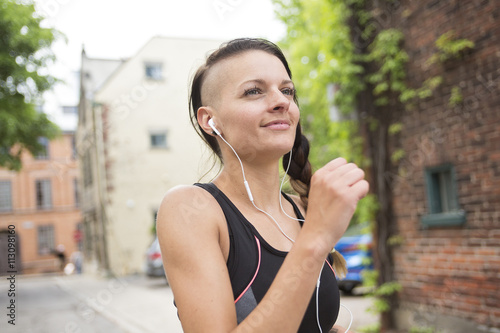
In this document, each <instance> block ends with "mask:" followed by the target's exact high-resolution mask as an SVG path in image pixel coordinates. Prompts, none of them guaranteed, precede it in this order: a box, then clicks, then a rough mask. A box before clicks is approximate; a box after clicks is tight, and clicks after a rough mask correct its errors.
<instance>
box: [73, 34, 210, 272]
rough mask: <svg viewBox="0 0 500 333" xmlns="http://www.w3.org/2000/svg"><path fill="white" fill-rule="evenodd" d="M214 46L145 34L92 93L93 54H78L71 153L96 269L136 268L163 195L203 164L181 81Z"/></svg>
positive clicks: (184, 82) (186, 180)
mask: <svg viewBox="0 0 500 333" xmlns="http://www.w3.org/2000/svg"><path fill="white" fill-rule="evenodd" d="M219 44H220V41H210V40H195V39H180V38H165V37H155V38H152V39H151V40H150V41H149V42H148V43H147V44H146V45H145V46H144V47H143V48H142V49H141V50H139V51H138V53H137V54H136V55H134V56H133V57H131V58H130V59H128V60H127V61H125V62H123V63H122V64H120V65H119V66H118V67H117V68H116V70H114V71H113V72H112V74H111V75H109V76H108V77H107V78H106V80H105V81H104V83H103V84H102V85H101V86H99V87H98V88H97V89H95V90H94V91H92V92H91V93H89V89H88V85H86V84H85V80H86V79H87V73H88V72H89V69H88V68H89V65H90V64H91V62H92V59H89V58H87V57H84V58H83V62H82V71H81V73H82V87H83V89H82V95H81V96H82V97H81V99H80V119H79V125H78V147H79V148H78V151H79V156H80V159H81V167H82V197H83V198H84V199H83V198H82V202H83V206H82V210H83V214H84V224H85V234H86V239H87V241H88V242H87V243H86V246H87V248H86V254H88V255H87V259H88V260H90V261H91V266H93V267H94V268H95V269H96V270H99V271H101V272H108V273H112V274H117V275H123V274H130V273H136V272H141V271H143V269H144V265H145V251H146V249H147V248H148V246H149V245H150V244H151V242H152V241H153V239H154V236H155V216H156V211H157V209H158V207H159V204H160V202H161V199H162V198H163V195H164V194H165V192H166V191H167V190H168V189H170V188H172V187H174V186H176V185H179V184H191V183H194V182H196V181H198V180H199V179H200V175H202V174H203V173H204V171H206V169H208V168H209V166H208V167H206V166H205V165H204V164H203V163H201V164H200V161H203V160H204V159H203V146H202V142H201V140H200V139H199V138H198V136H197V135H196V133H195V132H194V130H193V129H192V127H191V124H190V120H189V114H188V85H189V83H188V82H189V79H190V77H191V76H192V75H193V74H194V70H195V69H196V68H197V67H198V65H200V64H201V63H202V61H203V60H204V58H205V55H206V54H207V52H209V51H211V50H213V49H215V48H217V47H218V46H219ZM90 71H91V70H90ZM207 155H208V154H207Z"/></svg>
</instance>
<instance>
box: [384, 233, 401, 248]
mask: <svg viewBox="0 0 500 333" xmlns="http://www.w3.org/2000/svg"><path fill="white" fill-rule="evenodd" d="M403 242H404V238H403V236H401V235H394V236H391V237H389V239H388V240H387V244H389V245H390V246H398V245H401V244H403Z"/></svg>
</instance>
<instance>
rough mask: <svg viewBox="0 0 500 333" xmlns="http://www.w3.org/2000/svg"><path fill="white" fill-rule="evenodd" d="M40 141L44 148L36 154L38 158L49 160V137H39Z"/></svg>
mask: <svg viewBox="0 0 500 333" xmlns="http://www.w3.org/2000/svg"><path fill="white" fill-rule="evenodd" d="M38 143H39V144H40V145H41V146H42V150H41V151H40V152H39V153H38V154H37V155H36V159H37V160H48V159H49V139H47V138H43V137H41V138H38Z"/></svg>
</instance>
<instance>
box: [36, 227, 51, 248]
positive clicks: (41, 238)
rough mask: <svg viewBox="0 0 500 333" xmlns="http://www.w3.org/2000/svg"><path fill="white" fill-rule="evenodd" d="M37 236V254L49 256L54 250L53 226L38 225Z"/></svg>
mask: <svg viewBox="0 0 500 333" xmlns="http://www.w3.org/2000/svg"><path fill="white" fill-rule="evenodd" d="M37 234H38V254H40V255H47V254H51V252H52V251H53V250H54V248H55V246H54V244H55V240H54V226H53V225H51V224H49V225H40V226H38V228H37Z"/></svg>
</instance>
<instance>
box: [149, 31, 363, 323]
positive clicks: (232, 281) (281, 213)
mask: <svg viewBox="0 0 500 333" xmlns="http://www.w3.org/2000/svg"><path fill="white" fill-rule="evenodd" d="M190 102H191V105H190V109H191V117H192V121H193V124H194V125H195V128H197V130H198V132H199V133H200V134H201V135H202V137H203V138H204V139H205V141H206V142H207V143H208V145H209V146H210V147H211V148H212V150H213V151H214V153H215V154H217V156H218V157H219V158H220V159H221V161H222V162H223V168H222V170H221V172H220V174H219V175H218V176H217V177H216V178H215V179H214V180H213V181H212V182H211V183H209V184H195V185H192V186H181V187H176V188H174V189H172V190H170V191H169V192H168V193H167V194H166V196H165V198H164V199H163V201H162V204H161V207H160V210H159V213H158V220H157V230H158V237H159V240H160V245H161V250H162V254H163V260H164V266H165V270H166V274H167V276H168V280H169V283H170V285H171V288H172V291H173V293H174V297H175V302H176V306H177V309H178V314H179V318H180V320H181V323H182V326H183V329H184V331H185V332H217V333H220V332H297V331H298V332H328V331H329V330H330V329H331V328H332V326H333V324H334V323H335V320H336V318H337V315H338V311H339V291H338V287H337V285H336V279H335V275H334V272H333V269H332V268H331V266H330V264H331V263H332V258H331V256H329V252H330V251H331V250H332V248H333V247H334V245H335V244H336V243H337V241H338V240H339V239H340V238H341V237H342V235H343V233H344V232H345V230H346V228H347V226H348V224H349V221H350V219H351V217H352V215H353V213H354V210H355V208H356V205H357V202H358V201H359V200H360V199H361V198H362V197H364V196H365V195H366V193H367V191H368V183H367V182H366V181H365V180H364V173H363V171H362V170H361V169H359V168H358V167H357V166H356V165H354V164H352V163H347V162H346V161H345V160H344V159H342V158H338V159H335V160H333V161H331V162H330V163H328V164H327V165H325V166H324V167H323V168H321V169H319V170H318V171H316V172H315V173H314V175H313V176H312V177H311V167H310V164H309V162H308V161H307V155H308V149H309V148H308V147H309V146H308V142H307V139H306V138H305V137H304V136H303V135H302V134H301V129H300V124H299V116H300V114H299V109H298V106H297V103H296V97H295V87H294V85H293V82H292V80H291V72H290V69H289V67H288V64H287V61H286V59H285V57H284V56H283V54H282V52H281V51H280V50H279V48H278V47H277V46H276V45H274V44H272V43H270V42H268V41H266V40H262V39H237V40H233V41H230V42H228V43H226V44H224V45H222V46H221V48H219V49H218V50H217V51H215V52H214V53H212V54H211V55H210V56H209V57H208V58H207V61H206V63H205V65H203V66H202V67H200V69H199V70H198V71H197V72H196V74H195V76H194V79H193V83H192V87H191V97H190ZM292 148H293V150H292ZM290 154H291V155H292V157H291V161H290V168H289V174H290V181H291V183H292V185H293V187H294V189H295V190H296V191H297V192H298V193H299V194H300V197H298V196H292V197H289V196H286V195H285V194H282V193H281V192H280V177H279V160H280V158H282V157H283V156H284V158H283V165H284V166H285V167H288V162H289V160H290ZM282 198H283V200H281V199H282ZM306 209H307V215H306ZM304 216H305V222H302V221H303V220H304V218H303V217H304ZM318 290H319V292H317V291H318ZM339 330H340V331H343V330H342V329H341V328H339Z"/></svg>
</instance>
